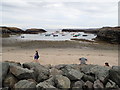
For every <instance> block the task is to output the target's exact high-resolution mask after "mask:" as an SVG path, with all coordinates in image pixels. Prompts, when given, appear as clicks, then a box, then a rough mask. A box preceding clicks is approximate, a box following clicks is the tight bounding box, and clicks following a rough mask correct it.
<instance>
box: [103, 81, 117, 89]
mask: <svg viewBox="0 0 120 90" xmlns="http://www.w3.org/2000/svg"><path fill="white" fill-rule="evenodd" d="M105 88H109V89H111V88H119V87H118V85H116V83H115V82H113V81H112V80H108V82H107V84H106V85H105Z"/></svg>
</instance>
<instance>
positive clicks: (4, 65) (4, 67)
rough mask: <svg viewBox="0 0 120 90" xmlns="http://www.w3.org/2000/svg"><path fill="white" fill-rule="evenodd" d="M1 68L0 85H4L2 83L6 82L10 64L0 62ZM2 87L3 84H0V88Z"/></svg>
mask: <svg viewBox="0 0 120 90" xmlns="http://www.w3.org/2000/svg"><path fill="white" fill-rule="evenodd" d="M0 68H2V69H0V83H2V81H4V79H5V77H6V76H7V74H8V72H9V64H8V63H6V62H0ZM1 70H2V71H1ZM1 87H2V84H0V88H1Z"/></svg>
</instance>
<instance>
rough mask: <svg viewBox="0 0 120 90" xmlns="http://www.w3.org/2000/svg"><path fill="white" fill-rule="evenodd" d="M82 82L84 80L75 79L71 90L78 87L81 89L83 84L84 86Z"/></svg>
mask: <svg viewBox="0 0 120 90" xmlns="http://www.w3.org/2000/svg"><path fill="white" fill-rule="evenodd" d="M84 83H85V82H84V81H82V80H80V81H76V82H75V83H74V84H73V86H72V90H74V89H77V88H79V89H81V90H82V88H83V86H84Z"/></svg>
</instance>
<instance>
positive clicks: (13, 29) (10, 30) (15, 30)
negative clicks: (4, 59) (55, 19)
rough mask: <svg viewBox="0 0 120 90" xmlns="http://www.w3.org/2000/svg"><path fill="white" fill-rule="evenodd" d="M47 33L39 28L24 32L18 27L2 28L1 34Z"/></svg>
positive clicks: (0, 28)
mask: <svg viewBox="0 0 120 90" xmlns="http://www.w3.org/2000/svg"><path fill="white" fill-rule="evenodd" d="M43 32H46V31H45V30H44V29H37V28H32V29H27V30H25V31H24V30H22V29H20V28H17V27H0V33H1V34H23V33H24V34H33V33H34V34H37V33H43Z"/></svg>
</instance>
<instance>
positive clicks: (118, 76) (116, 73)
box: [109, 66, 120, 87]
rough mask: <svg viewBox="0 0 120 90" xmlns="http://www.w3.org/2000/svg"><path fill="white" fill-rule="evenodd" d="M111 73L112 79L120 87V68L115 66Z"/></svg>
mask: <svg viewBox="0 0 120 90" xmlns="http://www.w3.org/2000/svg"><path fill="white" fill-rule="evenodd" d="M109 73H110V79H111V80H112V81H113V82H115V83H116V84H117V85H119V87H120V66H113V67H112V69H110V71H109Z"/></svg>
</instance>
